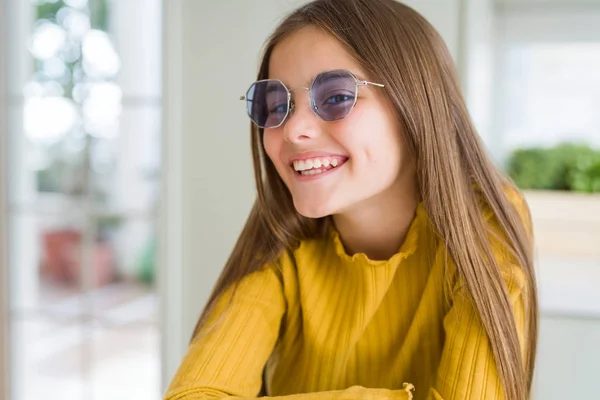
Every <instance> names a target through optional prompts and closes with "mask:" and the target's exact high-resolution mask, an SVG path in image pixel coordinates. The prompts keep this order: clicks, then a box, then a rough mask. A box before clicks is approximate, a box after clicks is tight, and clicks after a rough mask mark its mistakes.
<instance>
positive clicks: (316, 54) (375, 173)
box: [263, 27, 414, 218]
mask: <svg viewBox="0 0 600 400" xmlns="http://www.w3.org/2000/svg"><path fill="white" fill-rule="evenodd" d="M338 69H343V70H348V71H350V72H352V73H353V74H354V75H355V76H356V77H357V78H358V79H359V80H370V79H369V77H368V76H366V74H365V71H363V70H362V69H361V68H360V66H359V64H358V63H357V62H356V61H355V60H354V59H353V58H352V57H351V56H350V54H349V53H348V52H347V51H346V50H345V49H344V48H343V46H342V45H341V44H340V43H339V42H338V41H337V40H336V39H335V38H333V37H331V36H330V35H328V34H326V33H324V32H323V31H321V30H319V29H317V28H313V27H307V28H303V29H301V30H299V31H298V32H295V33H294V34H292V35H290V36H289V37H287V38H285V39H284V40H283V41H282V42H280V43H279V44H278V45H277V46H276V47H275V49H274V51H273V53H272V55H271V59H270V63H269V79H279V80H280V81H282V82H283V83H284V84H285V85H286V86H287V87H288V88H290V89H292V102H293V103H294V110H293V112H292V113H290V114H289V115H288V116H287V119H286V120H285V122H284V123H283V124H282V125H281V126H279V127H277V128H268V129H265V130H264V141H263V143H264V147H265V150H266V153H267V154H268V156H269V158H270V159H271V160H272V162H273V164H274V165H275V168H276V169H277V171H278V173H279V175H280V176H281V178H282V179H283V181H284V182H285V184H286V185H287V187H288V189H289V190H290V192H291V194H292V197H293V201H294V205H295V207H296V209H297V211H298V212H299V213H300V214H301V215H304V216H305V217H309V218H319V217H324V216H327V215H335V214H342V213H347V212H353V211H358V210H360V209H361V208H365V207H367V208H372V207H379V206H380V205H381V206H383V205H384V204H385V203H388V204H390V201H391V202H392V203H394V202H395V203H396V204H397V202H398V200H399V197H403V196H405V195H406V193H403V192H404V191H407V190H408V191H412V190H414V189H413V188H414V168H412V162H411V161H410V160H409V157H408V154H407V151H406V148H405V147H406V146H404V143H403V140H402V130H401V127H400V123H399V121H398V118H397V115H396V113H395V111H394V109H393V107H392V105H391V103H390V101H389V100H388V99H387V97H386V95H385V92H384V91H385V90H388V89H387V88H381V87H378V86H373V85H367V86H359V87H358V89H357V90H358V92H357V93H358V98H357V102H356V105H355V107H354V108H353V109H352V111H350V113H349V114H348V116H347V117H345V118H344V119H341V120H338V121H334V122H327V121H324V120H322V119H321V118H319V117H318V116H317V115H316V114H315V113H314V112H313V110H312V109H311V106H310V100H309V92H308V91H307V90H303V89H301V87H309V86H310V84H311V82H312V81H313V79H314V78H315V76H317V75H318V74H319V73H321V72H324V71H329V70H338ZM376 83H382V84H385V82H376ZM294 88H296V89H294ZM338 99H341V100H343V99H342V98H338ZM338 99H332V100H331V101H334V102H335V101H338ZM334 166H335V167H334ZM310 167H312V171H311V170H310V169H309V170H307V168H310ZM299 170H301V171H299Z"/></svg>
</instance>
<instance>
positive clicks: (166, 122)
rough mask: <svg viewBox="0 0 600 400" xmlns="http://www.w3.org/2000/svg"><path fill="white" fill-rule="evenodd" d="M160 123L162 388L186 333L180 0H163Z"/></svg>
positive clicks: (176, 361) (181, 351)
mask: <svg viewBox="0 0 600 400" xmlns="http://www.w3.org/2000/svg"><path fill="white" fill-rule="evenodd" d="M162 12H163V24H162V25H163V26H162V38H163V44H162V46H163V47H162V49H163V57H162V59H163V66H162V70H163V73H162V74H163V95H162V99H163V104H162V113H163V114H162V115H163V126H162V168H161V194H160V199H161V207H160V211H159V224H158V226H159V246H158V261H159V262H158V293H159V298H160V332H161V361H162V363H161V365H162V373H161V388H162V390H163V391H164V389H165V388H166V386H167V385H168V383H169V381H170V379H171V377H172V376H173V374H174V373H175V371H176V369H177V368H178V366H179V364H180V362H181V357H182V356H183V354H184V352H185V350H186V348H187V342H188V340H189V337H186V336H185V331H184V328H183V326H184V320H183V312H184V299H183V293H184V287H183V276H184V274H183V209H182V207H183V185H182V178H183V168H182V164H183V116H182V106H183V104H182V103H183V101H182V98H183V79H182V76H183V72H182V70H183V0H163V1H162Z"/></svg>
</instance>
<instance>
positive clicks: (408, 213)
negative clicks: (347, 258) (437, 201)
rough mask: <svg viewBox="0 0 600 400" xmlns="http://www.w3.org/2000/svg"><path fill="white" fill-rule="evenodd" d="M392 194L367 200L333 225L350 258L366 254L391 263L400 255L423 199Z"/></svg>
mask: <svg viewBox="0 0 600 400" xmlns="http://www.w3.org/2000/svg"><path fill="white" fill-rule="evenodd" d="M400 192H402V195H398V194H397V193H389V194H388V195H387V196H384V198H383V199H382V198H377V199H375V198H373V199H369V200H366V201H365V202H363V203H361V204H360V205H357V206H356V207H354V209H353V210H349V211H347V212H344V213H340V214H336V215H334V216H333V222H334V224H335V227H336V229H337V231H338V232H339V234H340V238H341V239H342V242H343V243H344V248H345V249H346V251H347V252H348V254H350V255H352V254H355V253H364V254H366V255H367V257H369V258H370V259H371V260H387V259H389V258H390V257H392V256H393V255H394V254H396V253H397V252H398V250H399V249H400V247H401V246H402V243H404V239H405V238H406V234H407V233H408V229H409V227H410V224H411V222H412V220H413V219H414V217H415V210H416V208H417V205H418V202H419V198H418V196H417V195H415V194H414V193H416V191H410V190H404V191H400Z"/></svg>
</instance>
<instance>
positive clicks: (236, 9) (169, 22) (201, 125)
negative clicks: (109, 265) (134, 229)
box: [161, 0, 488, 381]
mask: <svg viewBox="0 0 600 400" xmlns="http://www.w3.org/2000/svg"><path fill="white" fill-rule="evenodd" d="M464 1H466V2H464ZM472 1H473V2H478V3H481V2H483V1H484V0H472ZM485 1H486V2H487V1H488V0H485ZM304 2H305V1H303V0H245V1H239V0H221V1H218V2H201V1H197V0H164V3H163V4H164V9H165V21H164V22H165V25H164V39H165V51H164V60H165V75H164V76H165V82H164V99H165V103H164V106H165V122H164V127H165V131H164V139H165V141H164V145H165V151H164V156H165V164H164V170H165V172H164V173H165V181H166V187H165V188H164V190H163V193H165V198H164V203H163V212H162V219H161V221H162V224H163V227H164V229H163V232H164V233H163V238H162V239H163V244H162V247H161V250H162V256H161V257H162V258H161V259H162V263H163V264H164V265H165V269H164V271H163V273H162V278H163V279H162V281H163V283H162V289H161V291H162V294H163V318H164V321H165V329H166V333H165V337H164V340H163V344H164V352H163V356H164V358H165V370H164V374H163V377H164V379H165V380H167V381H168V380H169V379H170V377H171V375H172V373H173V372H174V369H175V368H176V367H177V365H178V363H179V357H181V354H182V353H183V352H184V351H185V347H186V346H187V340H188V339H189V335H190V333H191V330H192V328H193V326H194V324H195V322H196V319H197V318H198V314H199V312H200V310H201V309H202V307H203V305H204V303H205V301H206V299H207V297H208V295H209V293H210V290H211V288H212V286H213V284H214V282H215V280H216V278H217V276H218V274H219V272H220V270H221V268H222V267H223V265H224V263H225V261H226V258H227V256H228V255H229V253H230V251H231V249H232V247H233V245H234V241H235V239H236V237H237V235H238V233H239V231H240V229H241V228H242V225H243V222H244V221H245V219H246V216H247V214H248V211H249V209H250V206H251V203H252V201H253V199H254V195H255V189H254V182H253V175H252V170H251V168H252V164H251V160H250V156H251V155H250V147H249V121H248V119H247V117H246V115H245V111H244V105H243V104H242V102H240V101H239V100H238V99H239V96H240V95H241V94H243V93H244V92H245V90H246V89H247V87H248V85H249V83H250V82H252V81H253V80H254V79H255V75H256V69H257V67H258V61H259V53H260V49H261V46H262V45H263V42H264V41H265V39H266V37H267V36H268V34H269V33H270V32H271V30H272V29H273V28H274V27H275V26H276V24H277V22H278V21H279V20H280V18H281V17H283V16H284V15H285V14H286V13H287V12H288V11H290V10H291V9H293V8H295V7H296V6H298V5H300V4H302V3H304ZM463 2H464V3H463ZM407 3H408V4H410V5H412V6H414V7H415V8H416V9H417V10H419V11H421V12H422V13H423V14H424V15H425V17H426V18H428V19H429V20H430V21H431V22H432V23H433V24H434V25H435V26H436V27H438V29H439V31H440V33H441V34H442V35H443V36H444V38H445V40H446V41H447V44H448V46H449V48H450V51H451V53H452V54H453V56H454V57H455V59H458V58H460V60H461V63H462V65H461V70H466V68H467V67H466V66H467V65H469V63H470V62H471V61H470V59H469V58H468V57H465V56H464V55H461V42H462V41H463V37H464V35H465V32H467V31H465V30H464V28H465V26H464V25H465V24H467V23H472V21H473V20H475V19H476V17H477V15H476V14H477V12H478V9H473V10H471V13H470V14H469V15H467V14H465V10H469V8H468V7H471V4H470V2H469V1H467V0H410V1H408V2H407ZM470 21H471V22H470ZM469 46H470V47H477V46H478V45H477V44H476V43H474V42H471V43H470V44H469Z"/></svg>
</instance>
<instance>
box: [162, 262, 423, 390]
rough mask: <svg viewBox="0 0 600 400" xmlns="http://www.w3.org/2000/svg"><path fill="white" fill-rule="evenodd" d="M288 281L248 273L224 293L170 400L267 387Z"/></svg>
mask: <svg viewBox="0 0 600 400" xmlns="http://www.w3.org/2000/svg"><path fill="white" fill-rule="evenodd" d="M285 307H286V306H285V298H284V294H283V288H282V283H281V281H280V279H279V277H278V276H277V274H276V273H275V272H274V270H273V269H271V268H267V269H265V270H262V271H258V272H255V273H252V274H250V275H248V276H246V277H245V278H244V279H243V280H242V281H241V282H240V285H239V288H238V290H237V291H236V292H235V294H233V298H232V293H231V292H230V291H227V292H225V293H224V295H222V296H221V298H219V300H218V301H217V303H216V305H215V307H214V309H213V310H212V312H211V313H210V316H209V318H208V320H207V322H206V324H204V326H203V327H202V329H201V330H200V332H199V333H198V335H197V336H196V337H195V338H194V340H193V341H192V343H191V345H190V347H189V349H188V352H187V354H186V356H185V357H184V359H183V361H182V363H181V365H180V367H179V370H178V371H177V373H176V374H175V377H174V378H173V380H172V382H171V384H170V386H169V388H168V389H167V392H166V393H165V396H164V399H165V400H199V399H209V398H225V397H238V398H254V397H256V396H257V395H258V393H259V392H260V389H261V387H262V376H263V370H264V367H265V364H266V362H267V360H268V359H269V356H270V355H271V352H272V351H273V348H274V347H275V344H276V342H277V339H278V335H279V329H280V324H281V319H282V317H283V315H284V313H285ZM411 389H412V385H405V389H401V390H387V389H366V388H363V387H358V386H354V387H351V388H348V389H346V390H338V391H330V392H321V393H308V394H298V395H291V396H282V397H275V398H272V399H284V400H311V399H316V400H330V399H331V400H334V399H336V400H346V399H347V400H350V399H372V400H384V399H390V400H408V399H411V398H412V393H411Z"/></svg>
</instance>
